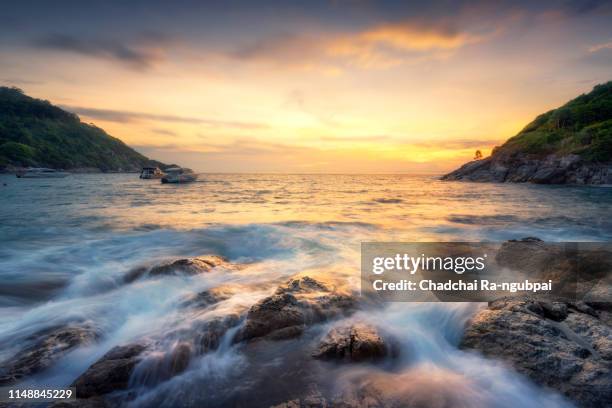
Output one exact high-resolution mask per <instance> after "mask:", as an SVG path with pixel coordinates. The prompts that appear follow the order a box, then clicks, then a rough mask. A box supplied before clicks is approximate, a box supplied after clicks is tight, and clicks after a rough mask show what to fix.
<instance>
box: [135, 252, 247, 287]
mask: <svg viewBox="0 0 612 408" xmlns="http://www.w3.org/2000/svg"><path fill="white" fill-rule="evenodd" d="M217 267H222V268H227V269H236V268H237V267H238V266H237V265H234V264H232V263H230V262H228V261H227V260H226V259H225V258H222V257H220V256H217V255H205V256H200V257H197V258H185V259H178V260H175V261H172V262H168V263H165V264H161V265H156V266H153V267H139V268H136V269H133V270H131V271H130V272H129V273H128V274H127V275H126V276H125V277H124V281H125V282H126V283H131V282H133V281H135V280H137V279H141V278H143V277H147V276H148V277H155V276H174V275H198V274H201V273H206V272H210V271H211V270H213V269H214V268H217Z"/></svg>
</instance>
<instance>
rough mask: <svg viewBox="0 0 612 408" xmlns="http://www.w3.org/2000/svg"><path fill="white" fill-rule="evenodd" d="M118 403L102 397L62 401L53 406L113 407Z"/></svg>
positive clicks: (52, 406)
mask: <svg viewBox="0 0 612 408" xmlns="http://www.w3.org/2000/svg"><path fill="white" fill-rule="evenodd" d="M116 405H117V404H113V403H111V402H109V401H106V400H105V399H104V398H102V397H94V398H88V399H77V400H75V401H61V402H56V403H54V404H52V405H51V408H111V407H115V406H116Z"/></svg>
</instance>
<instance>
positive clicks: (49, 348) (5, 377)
mask: <svg viewBox="0 0 612 408" xmlns="http://www.w3.org/2000/svg"><path fill="white" fill-rule="evenodd" d="M100 337H101V333H100V332H99V331H98V330H97V329H95V328H94V327H93V326H91V325H89V324H82V325H77V324H73V325H68V326H55V327H51V328H48V329H45V330H43V331H40V332H37V333H35V334H33V335H32V336H30V337H29V338H28V339H26V343H29V344H30V345H28V346H26V347H25V348H24V349H22V350H21V351H19V352H18V353H17V354H15V356H13V357H12V358H11V359H10V360H8V361H5V362H3V364H2V369H0V384H12V383H15V382H18V381H20V380H22V379H24V378H25V377H28V376H30V375H32V374H36V373H38V372H40V371H43V370H44V369H46V368H48V367H50V366H51V365H52V364H53V363H55V361H57V360H58V359H59V358H60V357H62V356H64V355H65V354H66V353H68V352H69V351H71V350H73V349H75V348H76V347H78V346H81V345H86V344H91V343H93V342H95V341H97V340H98V339H99V338H100Z"/></svg>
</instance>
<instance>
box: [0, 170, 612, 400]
mask: <svg viewBox="0 0 612 408" xmlns="http://www.w3.org/2000/svg"><path fill="white" fill-rule="evenodd" d="M611 210H612V188H610V187H597V186H582V187H574V186H548V185H533V184H489V183H461V182H442V181H439V180H438V177H436V176H432V175H335V174H334V175H323V174H321V175H299V174H296V175H278V174H203V175H201V176H200V178H199V180H198V182H195V183H190V184H183V185H170V184H161V183H160V182H159V180H140V179H139V178H138V175H137V174H82V175H81V174H74V175H70V176H68V177H66V178H63V179H18V178H15V177H14V176H9V175H2V176H0V367H2V365H5V366H6V364H8V363H7V362H8V361H10V359H11V357H13V356H15V355H16V354H17V353H19V352H20V351H21V350H23V349H25V348H27V347H35V345H36V344H37V343H36V341H37V339H38V337H39V335H40V333H44V331H45V330H47V329H50V328H53V327H61V326H62V325H67V324H72V323H74V322H81V323H82V322H86V323H87V324H88V325H91V326H95V327H96V330H98V331H99V333H100V334H101V335H100V338H99V340H98V341H96V342H93V343H91V344H86V345H83V346H81V347H77V348H76V349H73V350H71V351H70V352H68V353H66V354H64V355H63V356H62V357H61V358H59V359H58V360H57V361H55V362H54V363H53V364H52V365H51V366H50V367H49V368H47V369H46V370H43V371H42V372H39V373H37V374H35V375H33V376H31V377H29V378H28V379H27V380H25V382H24V384H25V385H32V386H45V387H65V386H68V385H70V384H71V383H72V382H73V381H74V380H75V379H76V378H77V377H78V376H79V375H80V374H81V373H83V372H84V371H85V370H86V369H87V368H88V367H89V366H90V365H91V364H92V363H94V362H95V361H96V360H98V359H99V358H100V357H101V356H103V355H104V354H105V353H106V352H108V351H109V350H110V349H112V348H113V347H115V346H117V345H122V344H128V343H131V342H135V341H136V342H137V341H140V340H141V339H143V338H147V339H155V340H156V344H157V345H158V346H157V347H158V350H157V353H158V356H157V357H159V355H163V354H164V353H169V352H170V351H171V350H172V348H173V347H176V343H177V341H178V340H177V339H176V338H175V337H172V338H169V337H168V336H170V335H169V333H173V334H172V336H175V335H176V334H175V333H177V329H183V332H184V331H187V332H189V330H195V329H190V328H192V327H194V326H193V322H194V321H202V320H206V319H212V318H214V317H215V316H218V315H219V314H223V313H233V312H238V313H244V311H246V310H247V309H248V307H250V306H251V305H253V304H254V303H256V302H257V301H258V300H260V299H262V298H264V297H265V296H268V295H270V294H271V293H272V292H273V291H274V289H275V288H276V286H277V285H278V284H280V283H282V282H284V281H286V280H287V279H289V278H290V277H292V276H295V275H297V274H303V275H304V274H306V275H308V274H311V273H312V274H318V275H328V276H333V277H334V279H339V280H341V281H343V282H345V283H346V285H348V286H350V287H353V288H354V289H355V290H357V291H358V289H359V288H358V286H359V282H360V280H359V274H360V272H359V268H360V244H361V242H365V241H403V242H421V241H423V242H425V241H470V242H481V241H491V242H499V241H505V240H509V239H519V238H524V237H538V238H541V239H543V240H546V241H555V242H557V241H610V240H611V239H612V211H611ZM206 254H216V255H221V256H223V257H225V258H227V259H228V260H229V261H231V262H234V263H237V264H241V265H244V267H242V268H239V269H236V270H233V271H228V270H224V271H213V272H211V273H208V274H201V275H196V276H162V277H157V278H155V279H143V280H140V281H136V282H134V283H132V284H126V283H125V281H124V277H125V275H126V274H127V273H128V272H129V271H131V270H133V269H135V268H138V267H142V266H150V265H155V264H159V263H163V262H168V261H171V260H174V259H179V258H185V257H194V256H199V255H206ZM220 285H239V287H240V288H241V289H240V290H239V291H238V292H237V293H235V294H233V295H232V296H231V297H230V298H229V299H226V300H224V301H223V302H222V304H221V305H218V306H217V307H215V309H214V310H211V311H207V312H206V313H202V312H201V311H200V312H198V314H197V315H196V314H193V313H192V312H189V311H185V309H184V307H182V306H181V305H182V304H183V300H184V299H185V298H186V297H189V296H191V295H193V294H196V293H199V292H202V291H205V290H208V289H211V288H215V287H218V286H220ZM481 307H484V305H482V304H479V303H389V304H386V305H383V306H380V307H377V308H375V309H374V308H373V309H372V310H363V311H360V312H358V314H357V315H355V316H352V317H350V318H347V319H359V320H361V321H366V322H373V323H375V324H377V325H379V326H382V327H384V329H385V330H386V331H387V332H389V333H391V334H393V337H394V338H395V339H397V341H398V343H399V348H400V353H399V356H398V357H397V358H396V360H395V362H394V364H393V365H392V366H390V367H388V366H384V365H383V366H376V365H367V364H354V365H351V364H348V365H347V364H344V365H338V366H333V367H332V366H329V365H325V364H326V363H318V362H312V361H310V360H312V359H310V360H309V359H308V358H306V357H304V356H297V355H295V353H293V352H292V349H293V348H294V347H295V346H294V343H292V342H290V341H279V342H276V343H267V342H261V343H262V344H261V345H258V346H255V347H256V350H257V352H253V350H252V349H251V350H250V351H249V352H248V353H247V352H246V351H245V349H244V346H242V345H240V344H233V343H232V342H231V341H230V339H229V337H228V338H225V339H223V341H222V343H221V346H220V347H219V348H218V349H217V350H216V351H214V352H211V353H208V354H204V355H202V356H198V357H196V358H193V359H192V360H191V361H190V363H189V367H188V368H187V370H185V371H184V372H182V373H181V374H180V375H177V376H174V377H172V378H170V379H168V378H165V377H164V378H162V377H159V378H157V377H156V373H155V372H154V371H155V369H154V368H147V367H153V365H151V364H149V365H146V364H143V365H142V366H141V367H137V370H136V374H137V375H135V376H134V378H132V380H131V382H130V390H131V391H132V393H131V395H130V396H129V398H127V397H126V399H125V400H123V404H124V405H125V406H129V407H148V406H167V407H173V406H186V407H187V406H210V407H221V406H262V407H263V406H270V405H274V404H278V403H281V402H283V401H284V400H286V398H287V397H289V396H291V395H295V394H299V393H300V392H303V391H305V390H306V389H308V387H311V386H312V384H313V383H317V384H319V385H320V386H321V387H324V388H326V392H329V393H334V392H339V391H342V390H344V389H346V388H347V387H351V386H354V384H356V383H359V381H361V380H360V379H364V378H366V379H367V378H382V379H383V380H382V381H387V380H385V379H388V381H389V383H390V384H394V385H393V387H400V388H401V387H412V388H413V390H412V391H411V392H414V393H415V395H417V396H418V395H424V396H427V395H430V396H431V395H437V394H438V393H440V392H441V390H442V389H444V390H445V394H448V393H450V394H452V395H455V394H456V395H455V396H456V397H457V400H458V401H463V402H464V403H465V405H464V406H466V407H489V406H499V407H516V406H520V407H559V406H572V405H571V403H570V402H569V401H567V400H565V399H564V398H563V397H561V396H560V395H559V394H557V393H555V392H554V391H551V390H548V389H543V388H541V387H538V386H537V385H535V384H534V383H533V382H531V381H530V380H529V379H527V378H526V377H523V376H522V375H520V374H518V373H516V372H515V371H514V370H512V369H511V368H509V367H508V366H506V365H504V364H503V363H501V362H499V361H496V360H493V359H485V358H483V357H482V356H480V355H479V354H478V353H475V352H470V351H465V350H461V349H459V347H458V344H459V342H460V339H461V335H462V331H463V328H464V326H465V324H466V322H467V321H468V320H469V319H470V317H471V316H473V315H474V313H476V312H477V311H478V310H479V308H481ZM332 324H335V323H334V322H327V323H322V324H321V325H318V326H317V328H314V329H312V330H313V332H312V333H311V334H310V337H309V336H304V337H305V339H303V340H299V341H304V342H307V341H314V340H313V339H315V338H316V337H317V336H319V337H320V336H321V335H322V334H324V333H325V331H326V330H327V329H328V328H329V327H331V325H332ZM231 334H232V333H228V334H227V335H226V336H230V335H231ZM264 343H265V344H264ZM257 347H259V348H257ZM306 360H308V361H306ZM147 370H152V371H151V372H148V373H147V372H146V371H147ZM143 371H144V373H143ZM142 378H146V380H142ZM152 378H153V380H152ZM397 379H401V381H397ZM409 390H411V389H409ZM452 395H451V396H452ZM432 398H433V397H432ZM432 401H433V400H432ZM441 406H443V405H441Z"/></svg>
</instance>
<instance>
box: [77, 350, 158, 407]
mask: <svg viewBox="0 0 612 408" xmlns="http://www.w3.org/2000/svg"><path fill="white" fill-rule="evenodd" d="M146 348H147V346H146V345H144V344H138V343H134V344H128V345H124V346H117V347H115V348H113V349H111V350H110V351H109V352H108V353H106V354H105V355H104V356H103V357H102V358H100V359H99V360H98V361H97V362H95V363H94V364H93V365H92V366H91V367H89V368H88V369H87V370H86V371H85V372H84V373H83V374H81V375H80V376H79V377H78V378H77V379H76V380H75V381H74V383H73V384H72V386H73V387H76V390H77V397H78V398H90V397H96V396H100V395H104V394H107V393H110V392H113V391H117V390H124V389H126V388H127V386H128V382H129V380H130V376H131V374H132V371H133V370H134V367H136V364H138V363H139V362H140V361H141V359H142V354H143V352H144V351H145V350H146Z"/></svg>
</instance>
